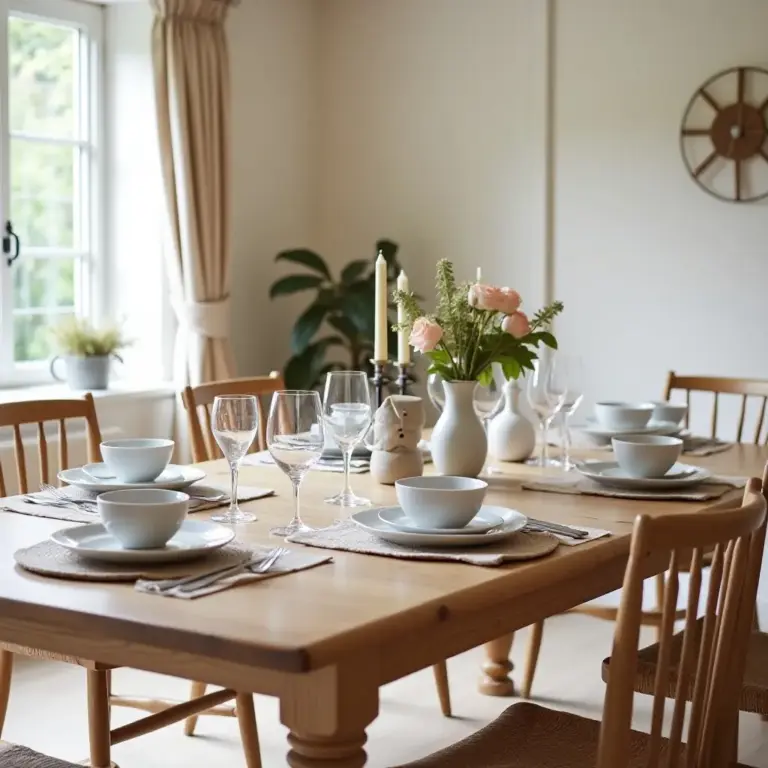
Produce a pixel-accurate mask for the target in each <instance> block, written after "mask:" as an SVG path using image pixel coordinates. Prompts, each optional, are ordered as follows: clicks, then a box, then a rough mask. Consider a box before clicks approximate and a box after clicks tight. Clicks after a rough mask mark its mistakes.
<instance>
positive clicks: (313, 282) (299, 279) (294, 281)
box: [269, 275, 323, 299]
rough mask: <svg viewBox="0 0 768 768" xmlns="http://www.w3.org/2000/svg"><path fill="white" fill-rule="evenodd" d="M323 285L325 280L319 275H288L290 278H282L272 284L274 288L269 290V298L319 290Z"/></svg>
mask: <svg viewBox="0 0 768 768" xmlns="http://www.w3.org/2000/svg"><path fill="white" fill-rule="evenodd" d="M322 283H323V278H322V277H318V276H317V275H288V277H282V278H280V280H278V281H277V282H275V283H272V287H271V288H270V289H269V298H270V299H274V298H275V296H285V295H286V294H289V293H298V292H299V291H306V290H308V289H310V288H317V287H318V286H320V285H321V284H322Z"/></svg>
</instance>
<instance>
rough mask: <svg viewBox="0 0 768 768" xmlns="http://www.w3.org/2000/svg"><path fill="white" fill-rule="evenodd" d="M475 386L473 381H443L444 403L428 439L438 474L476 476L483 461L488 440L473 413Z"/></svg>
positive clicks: (475, 383)
mask: <svg viewBox="0 0 768 768" xmlns="http://www.w3.org/2000/svg"><path fill="white" fill-rule="evenodd" d="M476 386H477V382H476V381H446V382H443V387H444V388H445V406H444V407H443V412H442V413H441V414H440V418H439V419H438V420H437V424H435V428H434V430H433V431H432V438H431V439H430V441H429V442H430V448H431V451H432V460H433V461H434V463H435V468H436V469H437V471H438V472H439V473H440V474H441V475H460V476H462V477H477V476H478V475H479V474H480V472H481V471H482V469H483V465H484V464H485V457H486V455H487V453H488V439H487V438H486V435H485V429H483V425H482V424H481V423H480V419H479V418H478V417H477V414H476V413H475V406H474V403H473V398H472V396H473V394H474V392H475V387H476Z"/></svg>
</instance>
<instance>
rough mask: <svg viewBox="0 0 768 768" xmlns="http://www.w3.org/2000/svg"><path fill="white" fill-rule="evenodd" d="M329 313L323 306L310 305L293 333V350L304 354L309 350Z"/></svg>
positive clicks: (294, 327)
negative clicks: (313, 338)
mask: <svg viewBox="0 0 768 768" xmlns="http://www.w3.org/2000/svg"><path fill="white" fill-rule="evenodd" d="M327 312H328V308H327V307H326V306H325V305H323V304H310V305H309V306H308V307H307V309H306V310H305V311H304V312H303V313H302V314H300V315H299V317H298V319H297V320H296V323H295V325H294V326H293V332H292V333H291V348H292V349H293V351H294V352H295V353H298V352H303V351H304V350H305V349H306V348H307V345H308V344H309V342H310V341H312V337H313V336H314V335H315V334H316V333H317V331H318V329H319V328H320V326H321V325H322V324H323V319H324V318H325V315H326V313H327Z"/></svg>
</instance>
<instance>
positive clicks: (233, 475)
mask: <svg viewBox="0 0 768 768" xmlns="http://www.w3.org/2000/svg"><path fill="white" fill-rule="evenodd" d="M239 471H240V462H239V461H233V462H231V463H230V465H229V478H230V487H231V490H230V497H229V511H230V513H232V514H234V513H235V512H238V511H239V507H238V506H237V475H238V473H239Z"/></svg>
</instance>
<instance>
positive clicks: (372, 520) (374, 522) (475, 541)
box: [351, 507, 528, 548]
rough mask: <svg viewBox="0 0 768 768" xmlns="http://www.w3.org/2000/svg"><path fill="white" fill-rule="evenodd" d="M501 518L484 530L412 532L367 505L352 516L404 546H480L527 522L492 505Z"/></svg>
mask: <svg viewBox="0 0 768 768" xmlns="http://www.w3.org/2000/svg"><path fill="white" fill-rule="evenodd" d="M491 509H493V511H494V512H495V513H497V514H498V515H499V516H500V517H501V518H502V520H503V521H504V523H503V525H502V526H501V527H499V528H492V529H491V530H490V531H487V532H486V533H483V534H476V533H467V534H455V533H412V532H410V531H398V530H395V529H394V528H393V527H392V526H391V525H389V524H388V523H385V522H384V521H383V520H381V519H380V518H379V512H380V511H381V509H366V510H363V511H362V512H356V513H355V514H353V515H352V517H351V519H352V520H353V522H355V523H356V524H357V525H359V526H360V527H361V528H362V529H363V530H364V531H367V532H368V533H371V534H373V535H374V536H377V537H378V538H380V539H382V540H384V541H388V542H390V543H391V544H400V545H401V546H403V547H444V548H448V547H482V546H485V545H486V544H492V543H493V542H496V541H501V540H503V539H506V538H509V537H510V536H512V535H514V534H515V533H517V531H519V530H520V529H521V528H524V527H525V525H526V523H527V522H528V518H527V517H526V516H525V515H522V514H520V513H519V512H517V511H516V510H514V509H505V508H503V507H492V508H491Z"/></svg>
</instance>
